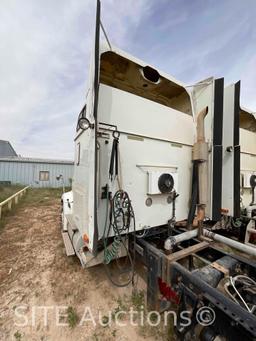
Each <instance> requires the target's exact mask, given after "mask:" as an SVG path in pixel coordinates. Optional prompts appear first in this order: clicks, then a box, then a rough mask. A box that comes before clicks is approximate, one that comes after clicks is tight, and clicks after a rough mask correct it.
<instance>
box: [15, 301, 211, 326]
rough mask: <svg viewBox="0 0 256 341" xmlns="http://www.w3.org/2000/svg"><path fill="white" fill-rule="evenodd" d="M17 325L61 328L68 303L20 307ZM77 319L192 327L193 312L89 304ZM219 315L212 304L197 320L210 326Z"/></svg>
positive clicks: (65, 321) (94, 322) (83, 322)
mask: <svg viewBox="0 0 256 341" xmlns="http://www.w3.org/2000/svg"><path fill="white" fill-rule="evenodd" d="M14 314H15V326H16V327H26V326H32V327H36V325H37V323H38V322H40V323H42V322H43V325H44V327H47V326H48V325H49V324H52V323H54V324H55V325H56V326H57V327H66V326H68V325H69V324H68V306H64V305H63V306H32V307H29V306H27V305H20V306H17V307H16V308H15V310H14ZM80 315H81V317H79V319H78V321H77V326H80V327H82V326H88V324H91V325H93V326H94V327H96V326H97V325H100V326H103V327H106V326H112V325H116V326H119V327H125V326H127V325H132V326H145V325H148V326H151V327H156V326H158V325H160V323H163V324H164V325H165V326H167V325H168V324H169V323H170V320H171V321H172V323H173V325H174V326H177V324H179V327H188V326H190V325H191V323H192V319H191V311H187V310H184V311H181V312H179V313H177V312H176V311H172V310H168V311H165V312H163V313H162V314H160V313H159V312H158V311H149V312H146V311H145V310H144V306H141V307H140V309H139V310H134V308H133V307H130V309H129V310H126V311H125V310H118V311H115V312H113V311H107V312H106V311H104V313H103V312H101V311H97V312H95V311H93V310H92V309H91V307H89V306H85V307H84V309H83V312H82V314H80ZM215 318H216V315H215V312H214V310H213V309H212V308H210V307H208V306H204V307H200V308H199V309H198V310H197V312H196V320H197V322H198V323H199V324H201V325H202V326H209V325H211V324H213V323H214V321H215Z"/></svg>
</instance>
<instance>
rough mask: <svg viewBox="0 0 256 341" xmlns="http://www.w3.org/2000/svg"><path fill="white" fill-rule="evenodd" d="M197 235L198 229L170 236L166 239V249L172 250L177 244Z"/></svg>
mask: <svg viewBox="0 0 256 341" xmlns="http://www.w3.org/2000/svg"><path fill="white" fill-rule="evenodd" d="M197 235H198V229H195V230H191V231H187V232H184V233H181V234H178V235H177V236H170V237H168V238H167V239H166V240H165V242H164V248H165V250H168V251H171V250H172V248H173V247H174V246H175V245H177V244H179V243H181V242H183V241H184V240H189V239H192V238H195V237H197Z"/></svg>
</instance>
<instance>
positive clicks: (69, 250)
mask: <svg viewBox="0 0 256 341" xmlns="http://www.w3.org/2000/svg"><path fill="white" fill-rule="evenodd" d="M61 234H62V238H63V241H64V245H65V249H66V254H67V256H74V255H75V250H74V248H73V245H72V243H71V240H70V238H69V234H68V232H67V231H62V232H61Z"/></svg>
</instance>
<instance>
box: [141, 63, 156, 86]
mask: <svg viewBox="0 0 256 341" xmlns="http://www.w3.org/2000/svg"><path fill="white" fill-rule="evenodd" d="M142 75H143V77H144V78H145V79H146V80H147V81H149V82H151V83H154V84H157V83H159V81H160V75H159V73H158V71H157V70H155V69H153V68H152V67H150V66H144V67H143V68H142Z"/></svg>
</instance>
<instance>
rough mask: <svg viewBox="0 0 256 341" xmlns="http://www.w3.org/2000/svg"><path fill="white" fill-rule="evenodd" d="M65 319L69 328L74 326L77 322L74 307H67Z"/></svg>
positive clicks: (77, 318) (77, 317)
mask: <svg viewBox="0 0 256 341" xmlns="http://www.w3.org/2000/svg"><path fill="white" fill-rule="evenodd" d="M67 315H68V316H67V321H68V325H69V327H70V328H72V329H73V328H75V326H76V325H77V324H78V322H79V316H78V314H77V312H76V310H75V308H73V307H71V306H69V307H68V309H67Z"/></svg>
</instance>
